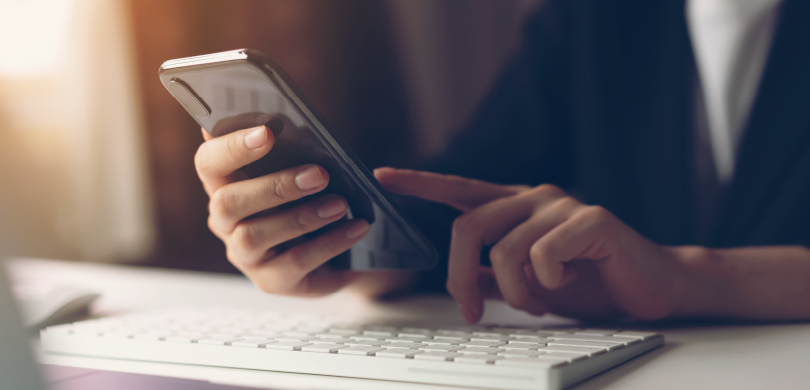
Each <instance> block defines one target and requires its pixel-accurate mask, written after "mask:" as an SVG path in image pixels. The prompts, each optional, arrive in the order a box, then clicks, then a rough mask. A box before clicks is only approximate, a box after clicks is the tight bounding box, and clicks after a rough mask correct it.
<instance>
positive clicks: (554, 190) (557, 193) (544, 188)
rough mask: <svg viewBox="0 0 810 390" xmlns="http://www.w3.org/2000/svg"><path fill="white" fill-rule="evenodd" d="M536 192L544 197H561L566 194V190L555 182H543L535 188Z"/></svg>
mask: <svg viewBox="0 0 810 390" xmlns="http://www.w3.org/2000/svg"><path fill="white" fill-rule="evenodd" d="M533 192H534V194H535V195H538V196H542V197H549V198H559V197H562V196H566V194H565V191H563V190H561V189H560V187H557V186H555V185H553V184H541V185H539V186H537V187H535V188H534V191H533Z"/></svg>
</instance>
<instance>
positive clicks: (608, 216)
mask: <svg viewBox="0 0 810 390" xmlns="http://www.w3.org/2000/svg"><path fill="white" fill-rule="evenodd" d="M580 215H581V217H582V218H585V219H587V220H588V221H589V222H590V223H592V224H594V225H597V226H601V225H604V224H606V223H608V222H609V221H611V220H612V219H613V214H612V213H611V212H610V211H608V210H607V209H606V208H604V207H602V206H586V207H584V208H583V209H582V211H581V212H580Z"/></svg>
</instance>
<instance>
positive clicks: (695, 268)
mask: <svg viewBox="0 0 810 390" xmlns="http://www.w3.org/2000/svg"><path fill="white" fill-rule="evenodd" d="M672 249H673V252H674V253H675V256H676V258H677V261H678V263H679V265H680V268H681V270H682V272H681V277H682V288H681V299H680V305H679V306H678V308H677V309H676V310H675V311H674V312H673V314H672V317H676V318H684V317H706V316H712V315H716V314H717V313H719V312H722V311H723V307H722V306H723V299H722V295H723V291H725V290H726V289H725V288H724V286H722V285H721V284H722V283H721V282H722V278H718V277H717V276H718V275H719V274H720V273H721V269H722V258H721V256H720V255H719V253H718V252H717V251H716V250H714V249H710V248H705V247H700V246H680V247H674V248H672Z"/></svg>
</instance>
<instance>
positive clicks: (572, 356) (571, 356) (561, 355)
mask: <svg viewBox="0 0 810 390" xmlns="http://www.w3.org/2000/svg"><path fill="white" fill-rule="evenodd" d="M543 357H544V358H554V359H566V360H568V362H569V363H573V362H576V361H580V360H583V359H587V358H588V355H586V354H584V353H573V352H548V353H546V354H543Z"/></svg>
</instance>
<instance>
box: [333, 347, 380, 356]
mask: <svg viewBox="0 0 810 390" xmlns="http://www.w3.org/2000/svg"><path fill="white" fill-rule="evenodd" d="M384 350H385V348H380V347H363V346H354V347H345V348H341V349H339V350H338V351H337V352H338V354H343V355H362V356H374V354H375V353H377V352H379V351H384Z"/></svg>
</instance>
